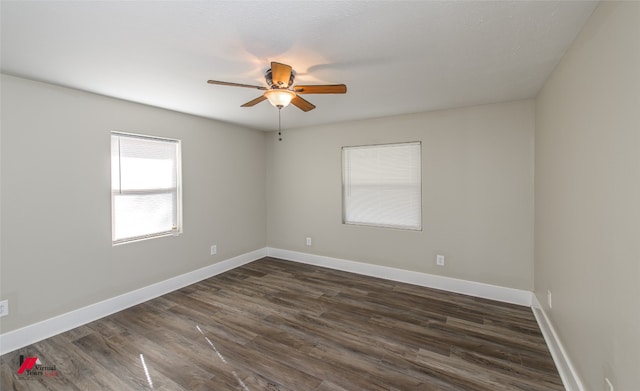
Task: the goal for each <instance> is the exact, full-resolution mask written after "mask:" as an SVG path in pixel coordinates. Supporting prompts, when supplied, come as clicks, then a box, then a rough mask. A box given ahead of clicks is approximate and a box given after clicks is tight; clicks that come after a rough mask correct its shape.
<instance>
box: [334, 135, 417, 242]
mask: <svg viewBox="0 0 640 391" xmlns="http://www.w3.org/2000/svg"><path fill="white" fill-rule="evenodd" d="M420 154H421V143H420V142H413V143H402V144H385V145H369V146H361V147H343V148H342V198H343V200H342V201H343V202H342V208H343V211H342V216H343V223H344V224H357V225H371V226H377V227H388V228H401V229H410V230H421V229H422V184H421V170H420V166H421V157H420Z"/></svg>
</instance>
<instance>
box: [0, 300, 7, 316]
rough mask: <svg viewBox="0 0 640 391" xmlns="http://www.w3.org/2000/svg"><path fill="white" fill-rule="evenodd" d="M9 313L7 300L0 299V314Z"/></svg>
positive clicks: (5, 314)
mask: <svg viewBox="0 0 640 391" xmlns="http://www.w3.org/2000/svg"><path fill="white" fill-rule="evenodd" d="M7 315H9V300H2V301H0V316H7Z"/></svg>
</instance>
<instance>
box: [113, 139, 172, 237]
mask: <svg viewBox="0 0 640 391" xmlns="http://www.w3.org/2000/svg"><path fill="white" fill-rule="evenodd" d="M111 208H112V241H113V243H114V244H117V243H123V242H127V241H132V240H139V239H145V238H150V237H155V236H163V235H168V234H178V233H179V232H181V227H180V220H181V216H180V212H181V211H180V209H181V200H180V141H178V140H169V139H160V138H153V137H147V136H139V135H131V134H124V133H115V132H113V133H112V134H111Z"/></svg>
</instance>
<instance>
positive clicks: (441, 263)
mask: <svg viewBox="0 0 640 391" xmlns="http://www.w3.org/2000/svg"><path fill="white" fill-rule="evenodd" d="M436 265H438V266H444V255H436Z"/></svg>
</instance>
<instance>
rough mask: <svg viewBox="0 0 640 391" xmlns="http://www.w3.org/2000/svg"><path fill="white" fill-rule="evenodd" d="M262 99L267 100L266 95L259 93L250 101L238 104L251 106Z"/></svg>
mask: <svg viewBox="0 0 640 391" xmlns="http://www.w3.org/2000/svg"><path fill="white" fill-rule="evenodd" d="M263 100H267V97H266V96H264V95H260V96H259V97H257V98H255V99H254V100H251V101H249V102H247V103H245V104H243V105H242V106H240V107H251V106H255V105H257V104H258V103H260V102H262V101H263Z"/></svg>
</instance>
